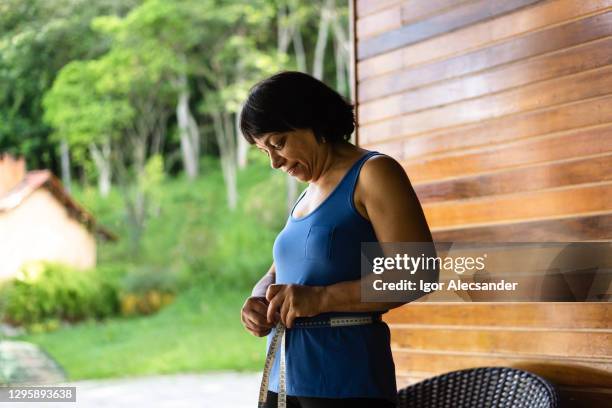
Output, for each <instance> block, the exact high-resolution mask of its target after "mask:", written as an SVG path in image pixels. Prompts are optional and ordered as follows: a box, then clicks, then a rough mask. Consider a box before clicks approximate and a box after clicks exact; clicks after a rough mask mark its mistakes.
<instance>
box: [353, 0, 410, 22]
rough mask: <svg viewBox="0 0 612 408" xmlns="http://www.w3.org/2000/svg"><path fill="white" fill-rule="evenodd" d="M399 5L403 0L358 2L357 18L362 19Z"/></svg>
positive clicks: (367, 0) (365, 0)
mask: <svg viewBox="0 0 612 408" xmlns="http://www.w3.org/2000/svg"><path fill="white" fill-rule="evenodd" d="M399 3H401V0H375V1H372V0H357V7H356V16H357V18H362V17H364V16H367V15H368V14H372V13H376V12H379V11H381V10H384V9H386V8H389V7H391V6H393V5H396V4H399Z"/></svg>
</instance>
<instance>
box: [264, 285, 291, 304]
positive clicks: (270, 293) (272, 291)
mask: <svg viewBox="0 0 612 408" xmlns="http://www.w3.org/2000/svg"><path fill="white" fill-rule="evenodd" d="M285 286H287V285H281V284H276V283H273V284H272V285H270V286H268V289H266V300H267V301H268V302H271V301H272V298H274V296H276V295H277V294H278V293H279V292H280V291H282V290H283V288H284V287H285Z"/></svg>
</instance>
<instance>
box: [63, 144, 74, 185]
mask: <svg viewBox="0 0 612 408" xmlns="http://www.w3.org/2000/svg"><path fill="white" fill-rule="evenodd" d="M60 153H61V154H60V156H61V161H62V183H63V184H64V189H65V190H66V191H67V192H70V191H71V190H72V188H71V184H72V182H71V180H70V148H69V147H68V142H66V139H62V141H61V144H60Z"/></svg>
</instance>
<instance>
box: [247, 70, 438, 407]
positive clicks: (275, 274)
mask: <svg viewBox="0 0 612 408" xmlns="http://www.w3.org/2000/svg"><path fill="white" fill-rule="evenodd" d="M354 126H355V123H354V116H353V107H352V106H351V105H350V104H348V103H346V101H345V100H344V99H343V98H342V97H341V96H340V95H339V94H338V93H336V92H335V91H334V90H332V89H331V88H329V87H328V86H326V85H325V84H324V83H322V82H320V81H319V80H317V79H315V78H313V77H311V76H309V75H307V74H303V73H300V72H281V73H279V74H276V75H274V76H272V77H270V78H268V79H265V80H263V81H262V82H260V83H258V84H256V85H255V86H254V87H253V88H252V89H251V91H250V94H249V96H248V98H247V100H246V102H245V104H244V107H243V109H242V113H241V117H240V127H241V130H242V133H243V135H244V137H245V138H246V139H247V141H248V142H249V143H251V144H254V145H256V146H257V148H258V149H260V150H261V151H262V152H264V153H265V154H267V155H268V156H269V158H270V163H271V165H272V167H273V168H274V169H279V170H282V171H284V172H286V173H288V174H289V175H291V176H292V177H295V178H296V179H298V180H300V181H303V182H306V183H308V188H307V189H306V190H305V191H304V193H302V195H301V196H300V198H298V200H297V201H296V204H295V205H294V207H293V209H292V211H291V213H290V215H289V218H288V220H287V224H286V225H285V228H284V229H283V230H282V231H281V233H280V234H279V235H278V237H277V238H276V241H275V243H274V247H273V258H274V262H273V263H272V266H271V267H270V269H269V270H268V272H267V273H266V275H264V277H263V278H262V279H261V280H260V281H259V282H258V283H257V284H256V286H255V287H254V289H253V292H252V295H251V296H250V297H249V298H248V299H247V300H246V302H245V304H244V306H243V308H242V322H243V325H244V326H245V328H246V329H247V330H248V331H249V332H250V333H252V334H253V335H255V336H264V335H269V336H268V347H270V343H271V339H272V336H273V335H274V332H275V329H274V327H275V326H276V324H277V323H278V322H279V321H280V322H282V324H283V325H284V326H285V327H286V328H287V330H286V332H285V336H286V337H285V342H286V345H285V350H286V375H287V377H286V382H287V389H286V390H287V406H288V407H313V408H314V407H345V406H350V407H393V406H395V401H396V394H397V389H396V383H395V366H394V363H393V359H392V356H391V350H390V341H389V329H388V327H387V325H386V324H385V323H384V322H382V321H379V320H376V319H372V321H373V322H372V324H360V325H353V326H342V327H329V325H327V326H326V327H320V328H307V327H298V326H299V323H300V322H301V323H302V325H303V324H304V322H308V321H309V319H312V320H313V321H317V322H320V321H321V322H329V318H330V317H338V316H340V317H343V316H351V317H353V316H373V317H377V316H379V315H380V314H381V313H384V312H386V311H387V310H388V309H390V308H393V307H397V306H400V305H401V303H362V302H361V299H360V294H361V290H360V277H361V276H360V243H361V242H374V241H379V242H431V233H430V231H429V228H428V226H427V223H426V221H425V217H424V215H423V211H422V209H421V206H420V204H419V202H418V199H417V196H416V194H415V193H414V190H413V189H412V187H411V185H410V182H409V180H408V177H407V176H406V174H405V172H404V170H403V168H402V167H401V166H400V165H399V164H398V163H397V162H396V161H395V160H393V159H392V158H390V157H388V156H385V155H381V154H379V153H377V152H372V151H368V150H365V149H361V148H359V147H357V146H354V145H352V144H351V143H349V142H348V140H349V138H350V135H351V133H352V132H353V130H354ZM278 377H279V358H278V355H277V356H276V358H275V359H274V364H273V366H272V370H271V373H270V387H269V388H268V393H267V403H266V404H267V405H266V406H267V407H275V406H276V404H277V398H278V395H277V393H278V387H279V378H278Z"/></svg>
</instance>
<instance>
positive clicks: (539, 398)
mask: <svg viewBox="0 0 612 408" xmlns="http://www.w3.org/2000/svg"><path fill="white" fill-rule="evenodd" d="M398 402H399V405H398V408H557V407H558V397H557V392H556V390H555V388H554V387H553V386H552V385H551V384H550V383H549V382H548V381H546V380H545V379H543V378H541V377H539V376H537V375H535V374H532V373H529V372H527V371H522V370H517V369H514V368H507V367H483V368H470V369H467V370H460V371H453V372H450V373H446V374H442V375H439V376H436V377H433V378H429V379H427V380H424V381H421V382H420V383H417V384H414V385H411V386H409V387H406V388H404V389H402V390H400V391H399V393H398Z"/></svg>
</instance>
